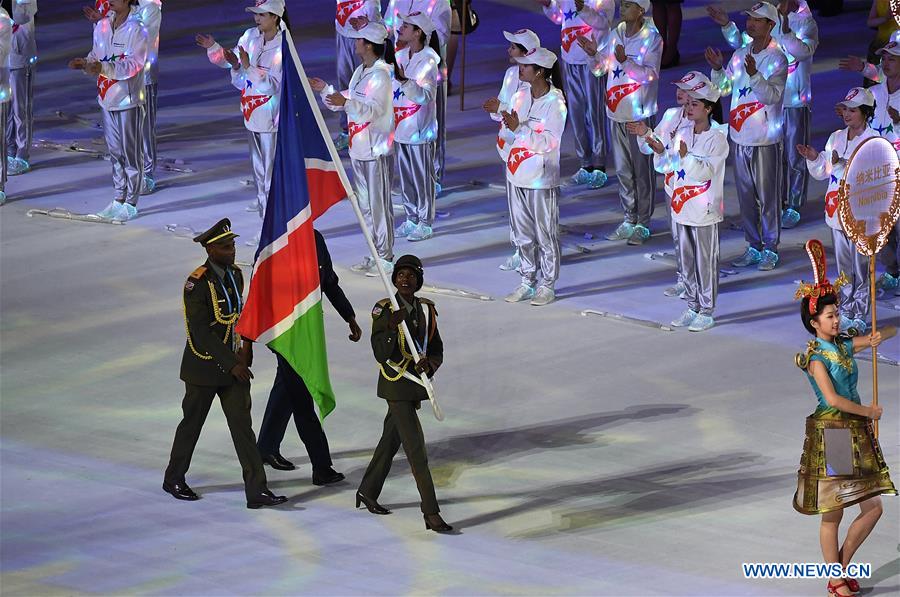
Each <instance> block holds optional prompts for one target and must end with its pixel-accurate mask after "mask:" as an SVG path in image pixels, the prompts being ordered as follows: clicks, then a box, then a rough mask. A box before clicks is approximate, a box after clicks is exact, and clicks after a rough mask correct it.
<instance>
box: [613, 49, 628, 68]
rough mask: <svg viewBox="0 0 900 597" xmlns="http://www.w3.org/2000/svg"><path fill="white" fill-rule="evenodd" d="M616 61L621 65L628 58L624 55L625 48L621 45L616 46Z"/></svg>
mask: <svg viewBox="0 0 900 597" xmlns="http://www.w3.org/2000/svg"><path fill="white" fill-rule="evenodd" d="M616 60H617V61H618V62H619V64H623V63H624V62H625V61H626V60H628V56H627V55H626V54H625V46H623V45H622V44H616Z"/></svg>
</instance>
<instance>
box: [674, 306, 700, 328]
mask: <svg viewBox="0 0 900 597" xmlns="http://www.w3.org/2000/svg"><path fill="white" fill-rule="evenodd" d="M697 315H699V313H697V312H696V311H692V310H690V309H685V311H684V313H682V314H681V317H679V318H678V319H676V320H675V321H673V322H672V326H673V327H676V328H683V327H686V326H689V325H691V324H692V323H694V320H695V319H697Z"/></svg>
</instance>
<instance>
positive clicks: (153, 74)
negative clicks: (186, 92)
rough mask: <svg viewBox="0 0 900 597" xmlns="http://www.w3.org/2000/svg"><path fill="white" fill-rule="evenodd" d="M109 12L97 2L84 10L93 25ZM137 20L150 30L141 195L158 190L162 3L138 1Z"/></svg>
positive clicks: (102, 0) (105, 2)
mask: <svg viewBox="0 0 900 597" xmlns="http://www.w3.org/2000/svg"><path fill="white" fill-rule="evenodd" d="M109 12H110V8H109V0H96V2H95V4H94V7H93V8H91V7H90V6H88V7H86V8H85V9H84V14H85V16H86V17H87V18H88V19H89V20H90V21H91V22H93V23H96V22H97V21H99V20H100V19H101V18H103V17H105V16H107V14H108V13H109ZM137 15H138V18H139V19H140V21H141V24H142V25H143V26H144V28H145V29H146V30H147V39H148V48H147V64H146V65H144V116H145V118H146V121H145V122H144V126H143V127H142V129H143V143H144V186H143V189H142V191H141V194H142V195H149V194H150V193H152V192H153V191H154V190H155V189H156V159H157V152H156V111H157V108H156V107H157V97H158V94H159V92H158V85H157V83H158V82H159V28H160V24H161V23H162V0H138V12H137Z"/></svg>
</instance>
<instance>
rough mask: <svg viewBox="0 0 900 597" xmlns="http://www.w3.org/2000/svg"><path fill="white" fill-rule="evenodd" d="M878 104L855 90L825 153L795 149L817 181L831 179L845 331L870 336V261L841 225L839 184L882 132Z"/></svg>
mask: <svg viewBox="0 0 900 597" xmlns="http://www.w3.org/2000/svg"><path fill="white" fill-rule="evenodd" d="M875 101H876V100H875V96H874V95H873V94H872V92H871V91H870V90H869V89H864V88H862V87H854V88H853V89H851V90H850V91H849V92H847V96H846V97H845V98H844V100H843V101H842V102H840V103H839V104H838V105H839V106H840V107H842V108H843V119H844V124H845V125H846V126H845V128H842V129H840V130H837V131H835V132H833V133H831V136H830V137H828V142H827V143H826V144H825V151H823V152H821V153H819V152H818V151H816V150H815V149H814V148H812V147H810V146H809V145H797V146H795V149H794V150H795V151H796V152H797V154H798V155H800V156H801V157H803V158H804V159H805V160H806V165H807V166H808V167H809V172H810V174H811V175H812V177H813V178H815V179H816V180H828V190H827V191H826V192H825V223H826V224H828V227H829V228H831V238H832V240H833V241H834V257H835V263H837V271H838V272H842V273H843V274H844V275H845V276H846V277H847V280H848V283H847V284H845V285H844V286H843V287H842V288H841V295H842V296H841V300H840V301H839V307H838V310H839V311H840V314H841V331H843V332H846V331H849V330H850V329H855V330H856V331H857V332H858V333H859V334H860V335H863V334H865V333H866V322H867V321H868V317H869V260H868V258H867V257H865V256H864V255H861V254H860V253H859V251H857V250H856V245H855V244H854V243H853V241H852V240H850V238H849V237H848V236H847V233H846V232H844V228H843V226H841V221H840V218H839V214H838V183H839V182H840V180H841V178H842V177H843V175H844V170H845V168H846V167H847V162H848V161H849V159H850V156H852V155H853V152H854V151H856V148H857V147H859V146H860V144H861V143H862V142H863V141H865V140H866V139H870V138H872V137H877V136H878V132H877V131H874V130H872V129H871V128H870V127H869V123H870V122H871V121H872V117H873V116H874V114H875Z"/></svg>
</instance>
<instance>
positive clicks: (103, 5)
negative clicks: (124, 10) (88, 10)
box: [94, 0, 109, 17]
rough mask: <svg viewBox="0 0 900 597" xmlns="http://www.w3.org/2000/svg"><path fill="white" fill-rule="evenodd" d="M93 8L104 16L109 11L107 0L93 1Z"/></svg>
mask: <svg viewBox="0 0 900 597" xmlns="http://www.w3.org/2000/svg"><path fill="white" fill-rule="evenodd" d="M94 8H96V9H97V10H98V11H99V12H100V16H102V17H105V16H106V13H108V12H109V0H97V2H96V3H94Z"/></svg>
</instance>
